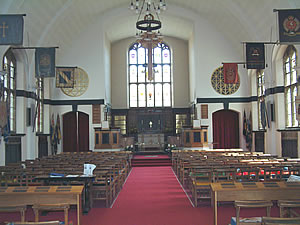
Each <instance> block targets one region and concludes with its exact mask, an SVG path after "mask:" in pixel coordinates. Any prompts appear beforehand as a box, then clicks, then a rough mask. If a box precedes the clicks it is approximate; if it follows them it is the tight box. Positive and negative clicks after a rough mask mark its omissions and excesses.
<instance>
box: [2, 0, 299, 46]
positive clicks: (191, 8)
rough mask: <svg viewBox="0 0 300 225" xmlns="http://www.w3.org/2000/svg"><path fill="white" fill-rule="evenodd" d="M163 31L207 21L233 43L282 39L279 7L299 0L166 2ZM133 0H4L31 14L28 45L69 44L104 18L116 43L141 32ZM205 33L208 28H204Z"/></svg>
mask: <svg viewBox="0 0 300 225" xmlns="http://www.w3.org/2000/svg"><path fill="white" fill-rule="evenodd" d="M166 2H167V5H168V9H167V11H166V12H163V13H162V14H161V20H162V23H163V29H162V33H163V34H164V35H168V36H173V37H177V38H181V39H185V40H189V39H190V37H191V36H192V34H193V27H194V24H195V22H196V21H197V20H202V19H203V20H206V21H207V22H208V23H209V24H210V25H211V26H213V27H214V28H215V29H216V30H218V31H219V32H220V33H222V34H224V36H225V37H226V38H228V40H231V41H232V42H233V43H240V42H242V41H270V40H271V39H272V41H274V40H276V27H274V26H272V25H273V24H275V23H276V22H274V21H275V20H276V13H274V12H273V9H287V8H300V1H299V0H184V1H183V0H166ZM129 3H130V0H42V1H41V0H0V6H1V7H0V13H1V14H18V13H21V14H26V17H25V33H24V46H32V45H35V46H38V45H40V46H44V45H55V46H59V45H68V43H69V42H70V40H72V39H73V38H74V37H76V36H77V35H80V34H81V33H82V32H85V30H86V28H88V27H89V26H90V25H93V24H95V23H96V22H99V21H102V25H103V27H104V28H105V31H106V35H107V37H108V38H109V40H110V41H111V42H114V41H117V40H120V39H123V38H127V37H132V36H134V34H135V32H136V31H135V22H136V19H137V15H135V14H134V13H133V12H131V11H130V10H129V9H128V6H129ZM203 32H205V30H203Z"/></svg>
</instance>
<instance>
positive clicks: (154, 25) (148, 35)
mask: <svg viewBox="0 0 300 225" xmlns="http://www.w3.org/2000/svg"><path fill="white" fill-rule="evenodd" d="M166 7H167V5H166V2H165V0H135V3H134V1H133V0H131V3H130V9H131V10H135V12H136V13H137V14H138V19H137V22H136V29H137V32H136V37H137V42H138V43H140V44H141V45H142V46H143V47H144V48H146V49H148V76H147V77H148V80H149V81H152V80H153V74H154V73H155V71H154V68H153V62H152V49H153V48H155V47H156V46H157V44H158V43H161V42H162V35H161V33H160V28H161V27H162V26H161V21H160V19H159V14H160V12H161V10H166ZM154 15H155V16H156V18H155V16H154Z"/></svg>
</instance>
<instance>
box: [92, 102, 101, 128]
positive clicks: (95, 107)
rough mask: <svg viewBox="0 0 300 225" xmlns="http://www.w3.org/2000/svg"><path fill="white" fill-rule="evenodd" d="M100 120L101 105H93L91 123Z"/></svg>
mask: <svg viewBox="0 0 300 225" xmlns="http://www.w3.org/2000/svg"><path fill="white" fill-rule="evenodd" d="M100 122H101V107H100V105H93V124H99V123H100Z"/></svg>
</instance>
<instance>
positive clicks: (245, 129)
mask: <svg viewBox="0 0 300 225" xmlns="http://www.w3.org/2000/svg"><path fill="white" fill-rule="evenodd" d="M246 134H247V118H246V112H245V110H244V118H243V135H244V136H246Z"/></svg>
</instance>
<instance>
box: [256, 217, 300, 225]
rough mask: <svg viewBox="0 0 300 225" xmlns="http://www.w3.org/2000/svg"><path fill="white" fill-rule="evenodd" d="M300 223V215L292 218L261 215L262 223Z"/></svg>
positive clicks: (281, 224)
mask: <svg viewBox="0 0 300 225" xmlns="http://www.w3.org/2000/svg"><path fill="white" fill-rule="evenodd" d="M296 224H300V217H294V218H277V217H263V218H262V225H296Z"/></svg>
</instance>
